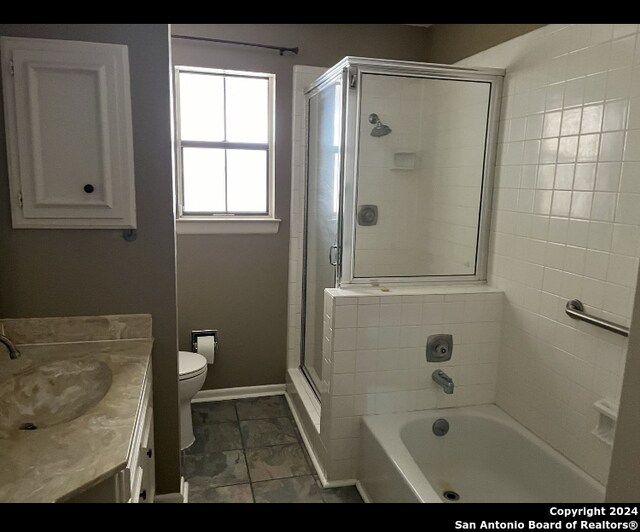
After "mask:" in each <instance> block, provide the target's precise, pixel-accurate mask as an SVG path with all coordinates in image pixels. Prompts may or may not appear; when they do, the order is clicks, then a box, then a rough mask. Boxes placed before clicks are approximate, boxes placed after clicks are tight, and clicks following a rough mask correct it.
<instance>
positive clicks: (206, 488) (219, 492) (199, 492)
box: [189, 478, 253, 503]
mask: <svg viewBox="0 0 640 532" xmlns="http://www.w3.org/2000/svg"><path fill="white" fill-rule="evenodd" d="M189 502H190V503H192V502H193V503H198V502H201V503H202V502H253V493H252V492H251V485H250V484H236V485H234V486H220V487H215V486H212V485H210V483H209V482H208V481H207V479H202V478H201V479H198V480H195V481H189Z"/></svg>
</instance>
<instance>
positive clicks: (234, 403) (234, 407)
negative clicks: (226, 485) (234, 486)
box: [232, 400, 256, 504]
mask: <svg viewBox="0 0 640 532" xmlns="http://www.w3.org/2000/svg"><path fill="white" fill-rule="evenodd" d="M232 401H233V400H232ZM233 409H234V411H235V413H236V423H237V425H238V431H239V432H240V444H241V445H242V454H243V456H244V466H245V467H246V468H247V477H248V478H249V489H250V490H251V499H252V502H253V504H256V494H255V492H254V491H253V481H252V480H251V470H250V469H249V459H248V458H247V449H246V448H245V445H244V438H243V436H242V427H241V426H240V414H239V413H238V402H237V401H233Z"/></svg>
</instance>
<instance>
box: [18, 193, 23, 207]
mask: <svg viewBox="0 0 640 532" xmlns="http://www.w3.org/2000/svg"><path fill="white" fill-rule="evenodd" d="M18 205H20V207H21V208H22V207H24V203H23V201H22V192H18Z"/></svg>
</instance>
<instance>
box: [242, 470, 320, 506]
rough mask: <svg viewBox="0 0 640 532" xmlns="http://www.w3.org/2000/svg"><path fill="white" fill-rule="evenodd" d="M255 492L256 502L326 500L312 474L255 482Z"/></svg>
mask: <svg viewBox="0 0 640 532" xmlns="http://www.w3.org/2000/svg"><path fill="white" fill-rule="evenodd" d="M253 494H254V497H255V499H256V502H324V501H323V500H322V489H321V488H319V487H318V485H317V484H316V481H315V480H314V478H313V477H312V476H311V475H308V476H305V477H292V478H282V479H278V480H265V481H264V482H255V483H254V484H253Z"/></svg>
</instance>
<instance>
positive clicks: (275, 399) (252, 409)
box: [236, 395, 291, 420]
mask: <svg viewBox="0 0 640 532" xmlns="http://www.w3.org/2000/svg"><path fill="white" fill-rule="evenodd" d="M236 408H237V410H238V418H239V419H240V420H246V419H265V418H272V417H283V416H287V417H291V411H290V410H289V405H288V404H287V400H286V399H285V398H284V395H271V396H269V397H252V398H248V399H238V400H237V401H236Z"/></svg>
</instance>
